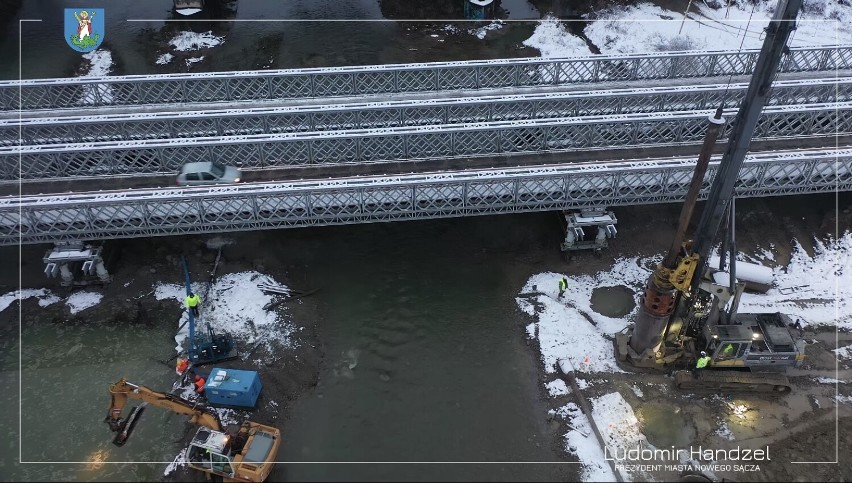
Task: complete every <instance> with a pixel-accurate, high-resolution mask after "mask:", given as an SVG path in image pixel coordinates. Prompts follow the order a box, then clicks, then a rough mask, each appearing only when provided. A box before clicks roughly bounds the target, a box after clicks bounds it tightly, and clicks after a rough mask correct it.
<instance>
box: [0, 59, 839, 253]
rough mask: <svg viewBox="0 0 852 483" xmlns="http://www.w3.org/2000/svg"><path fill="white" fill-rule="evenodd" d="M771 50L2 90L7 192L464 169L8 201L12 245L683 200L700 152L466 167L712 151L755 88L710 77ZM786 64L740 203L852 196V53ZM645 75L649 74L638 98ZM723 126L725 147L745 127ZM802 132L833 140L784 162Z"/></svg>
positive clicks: (3, 215) (3, 224) (50, 83)
mask: <svg viewBox="0 0 852 483" xmlns="http://www.w3.org/2000/svg"><path fill="white" fill-rule="evenodd" d="M757 56H758V51H756V50H755V51H743V52H712V53H709V54H706V53H684V52H681V53H664V54H654V55H626V56H595V57H591V58H577V59H556V60H542V59H508V60H497V61H476V62H456V63H434V64H416V65H392V66H367V67H345V68H330V69H307V70H291V71H263V72H231V73H211V74H186V75H161V76H126V77H105V78H77V79H44V80H32V81H21V82H0V185H4V186H5V187H11V186H14V183H17V182H21V181H24V182H36V181H44V180H48V181H50V180H58V179H70V180H78V181H77V182H79V180H80V179H85V178H88V179H92V178H95V179H102V180H104V184H105V185H107V186H108V185H109V182H110V180H115V179H117V178H118V177H138V176H142V175H155V174H165V173H168V174H173V173H175V172H176V171H177V170H178V169H179V168H180V166H181V165H182V164H183V163H186V162H191V161H201V160H211V159H214V160H220V161H223V162H225V163H228V164H241V166H242V167H243V168H244V169H248V170H266V169H280V168H289V167H308V166H309V167H313V168H325V167H334V166H343V165H350V166H356V165H358V166H366V165H373V166H377V165H379V163H396V164H397V165H399V166H403V165H404V163H406V162H412V163H411V165H412V166H413V165H414V164H416V163H413V161H418V160H443V159H447V160H449V162H447V163H444V166H445V167H446V168H447V169H449V170H450V171H442V172H433V173H425V172H420V173H411V174H405V175H395V176H364V177H357V178H332V179H327V180H305V181H292V182H290V181H288V182H272V183H258V184H239V185H230V186H220V187H210V188H183V189H177V188H171V189H159V188H158V189H129V190H124V191H99V192H86V193H69V194H61V195H60V194H56V195H38V196H23V197H12V196H7V197H0V245H11V244H18V243H23V244H31V243H45V242H54V241H60V240H97V239H114V238H128V237H150V236H163V235H173V234H185V233H214V232H230V231H241V230H257V229H271V228H281V227H299V226H313V225H328V224H348V223H364V222H375V221H392V220H406V219H427V218H444V217H458V216H472V215H486V214H496V213H511V212H531V211H543V210H558V209H568V208H580V207H586V206H620V205H631V204H643V203H660V202H674V201H680V200H682V199H683V196H684V195H685V193H686V190H687V188H688V185H689V181H690V179H691V176H692V171H693V168H694V158H692V157H690V158H661V159H654V160H648V159H644V160H643V159H636V160H629V161H614V162H594V163H589V162H586V163H571V164H568V163H565V164H558V165H547V166H542V165H541V164H543V162H542V161H538V162H537V163H538V164H539V165H536V166H526V167H513V168H505V169H499V170H495V169H490V170H477V169H471V168H470V166H469V165H467V169H464V168H465V167H466V164H465V163H466V161H465V159H468V160H471V159H477V158H478V160H480V161H481V160H484V159H487V158H489V157H495V156H499V157H501V159H504V160H507V162H508V163H511V162H512V160H513V159H519V158H517V157H516V156H521V157H522V156H525V155H526V156H527V157H530V156H529V155H536V154H538V153H541V154H542V155H545V153H557V154H558V153H565V152H574V153H577V152H583V151H587V152H588V151H590V150H595V151H598V152H600V153H607V152H609V151H608V150H619V149H620V150H622V151H623V150H625V149H628V148H639V147H650V146H670V147H681V148H683V147H687V146H689V147H694V146H696V145H697V144H699V143H700V142H701V140H702V139H703V137H704V134H705V130H706V122H707V121H706V119H707V115H708V114H709V113H710V112H711V111H712V110H715V108H716V107H718V105H720V104H721V102H722V101H723V100H724V101H725V105H726V106H728V109H727V110H726V111H725V115H726V116H728V118H729V119H730V118H732V116H733V115H734V114H735V111H736V109H735V107H736V105H737V104H739V103H740V102H741V100H742V96H743V94H744V92H745V89H746V85H745V84H741V83H734V84H730V85H729V84H724V85H723V84H720V83H719V82H720V81H718V80H715V81H714V80H712V79H697V78H700V77H710V76H717V77H718V76H735V75H745V74H749V73H750V72H751V70H752V68H753V65H754V63H755V62H756V59H757ZM781 71H782V72H787V73H791V74H790V75H791V76H792V75H796V76H798V77H797V78H787V79H784V80H780V81H778V82H776V83H775V84H774V85H773V89H772V93H771V100H770V102H769V105H768V106H767V108H766V109H764V112H763V114H762V117H761V120H760V123H759V124H758V128H757V131H756V133H755V138H756V139H758V140H763V141H766V142H764V143H762V144H764V145H766V146H769V147H766V148H765V149H766V150H767V151H765V152H761V153H755V154H752V155H750V156H749V157H748V159H747V161H746V164H745V165H744V167H743V170H742V172H741V174H740V180H739V184H738V186H737V195H738V196H740V197H749V196H775V195H784V194H798V193H818V192H830V191H834V190H850V189H852V186H850V185H852V148H850V147H846V146H845V145H843V146H840V147H838V148H833V149H831V148H828V147H826V148H825V149H818V147H820V146H832V145H835V146H836V145H837V144H838V143H839V142H840V141H841V140H843V143H844V144H846V143H847V142H848V139H849V135H852V46H839V47H829V48H810V49H791V51H790V53H789V55H787V56H786V57H785V60H784V62H783V63H782V66H781ZM841 74H842V75H841ZM687 78H691V80H689V81H686V80H683V79H687ZM632 81H647V82H644V83H643V86H642V87H641V88H630V85H631V84H630V82H632ZM651 81H654V82H651ZM595 82H601V83H603V84H598V85H593V84H592V83H595ZM714 82H715V83H714ZM722 82H724V81H722ZM619 83H620V84H619ZM596 88H597V89H596ZM371 96H372V97H371ZM379 99H381V101H379ZM189 103H197V104H194V105H188V104H189ZM179 104H182V105H180V106H178V105H179ZM19 107H22V110H18V109H19ZM72 109H73V110H72ZM81 112H83V113H85V116H80V113H81ZM16 114H17V115H16ZM15 118H17V119H15ZM729 124H730V123H729ZM724 129H725V130H724V131H723V132H722V134H721V136H720V141H724V140H725V139H726V138H727V136H728V133H729V132H730V129H731V126H730V125H727V126H725V128H724ZM18 133H20V134H21V137H20V138H19V137H18ZM802 137H808V138H810V139H811V140H812V141H814V142H811V143H809V145H811V146H814V148H813V149H811V150H801V149H800V150H798V151H779V150H778V149H786V148H780V147H779V146H783V145H788V146H789V145H791V144H792V142H793V141H791V140H794V139H797V138H802ZM777 141H783V142H781V143H778V142H777ZM773 145H774V146H773ZM804 145H805V144H801V145H799V147H802V146H804ZM679 149H680V148H679ZM770 149H776V150H775V151H769V150H770ZM558 156H562V154H558ZM613 156H615V155H613ZM235 160H237V161H239V163H235ZM717 164H718V159H716V160H715V161H714V162H713V164H712V165H711V168H710V170H709V172H708V175H707V177H706V179H705V186H704V189H705V190H706V189H708V188H709V184H710V182H711V180H712V177H713V176H714V175H715V172H716V167H717ZM272 172H274V171H272ZM325 172H326V171H323V173H325ZM379 172H382V171H379ZM279 179H280V178H279ZM78 186H79V185H78ZM705 195H706V192H705V193H703V194H702V196H705Z"/></svg>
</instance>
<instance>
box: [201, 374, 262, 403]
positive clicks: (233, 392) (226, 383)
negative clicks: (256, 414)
mask: <svg viewBox="0 0 852 483" xmlns="http://www.w3.org/2000/svg"><path fill="white" fill-rule="evenodd" d="M262 389H263V385H262V384H261V383H260V377H259V376H258V375H257V371H241V370H237V369H221V368H216V367H214V368H213V370H211V371H210V377H208V378H207V382H206V383H205V384H204V394H206V395H207V402H209V403H210V405H211V406H216V407H237V408H244V409H245V408H248V409H251V408H253V407H254V406H255V405H256V404H257V398H258V396H260V391H261V390H262Z"/></svg>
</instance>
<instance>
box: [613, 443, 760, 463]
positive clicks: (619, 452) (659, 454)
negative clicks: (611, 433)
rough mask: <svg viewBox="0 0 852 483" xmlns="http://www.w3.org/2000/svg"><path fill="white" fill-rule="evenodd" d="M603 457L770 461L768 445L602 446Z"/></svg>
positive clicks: (638, 460) (655, 460)
mask: <svg viewBox="0 0 852 483" xmlns="http://www.w3.org/2000/svg"><path fill="white" fill-rule="evenodd" d="M604 457H605V459H606V460H608V461H616V462H619V463H624V462H664V461H684V460H686V459H693V460H700V461H770V460H771V459H772V458H770V457H769V446H766V447H765V448H760V449H750V448H740V447H739V446H737V447H736V448H731V449H710V448H704V447H703V446H698V447H693V446H690V447H689V449H685V448H675V447H674V446H672V447H671V449H658V448H653V449H651V448H633V449H627V448H610V447H609V446H607V447H606V448H604Z"/></svg>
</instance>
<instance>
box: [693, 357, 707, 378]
mask: <svg viewBox="0 0 852 483" xmlns="http://www.w3.org/2000/svg"><path fill="white" fill-rule="evenodd" d="M709 363H710V356H708V355H707V353H706V352H704V351H701V357H699V358H698V360H697V361H696V362H695V369H694V370H693V371H692V375H693V376H695V378H696V379H701V373H702V372H704V368H705V367H707V364H709Z"/></svg>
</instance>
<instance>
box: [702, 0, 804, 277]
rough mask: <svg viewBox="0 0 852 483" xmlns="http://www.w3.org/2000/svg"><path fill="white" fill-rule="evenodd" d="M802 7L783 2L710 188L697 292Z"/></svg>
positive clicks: (796, 1)
mask: <svg viewBox="0 0 852 483" xmlns="http://www.w3.org/2000/svg"><path fill="white" fill-rule="evenodd" d="M802 3H803V0H781V1H780V2H779V4H778V7H777V8H776V11H775V17H774V18H773V19H772V21H771V22H770V23H769V26H768V27H767V28H766V39H765V40H764V42H763V48H762V49H761V51H760V56H759V57H758V58H757V64H756V65H755V68H754V74H753V75H752V77H751V81H750V82H749V86H748V90H747V91H746V95H745V97H744V98H743V102H742V104H741V105H740V109H739V112H738V113H737V117H736V122H735V125H734V128H733V130H732V131H731V134H730V136H729V137H728V145H727V148H726V150H725V154H724V155H723V156H722V162H721V164H720V165H719V171H718V172H717V173H716V179H714V181H713V185H712V186H711V187H710V195H709V196H708V198H707V203H706V204H705V206H706V208H705V210H704V212H703V213H702V215H701V221H699V223H698V228H697V229H696V232H695V243H694V245H693V251H694V253H695V254H697V255H698V256H699V259H700V263H701V269H700V270H698V272H697V276H696V277H695V280H696V282H694V283H693V289H695V288H697V286H698V282H697V281H700V280H701V278H702V277H703V275H704V271H705V270H706V268H707V258H708V256H709V254H710V250H711V248H712V246H713V243H714V242H715V241H716V235H717V233H718V232H719V225H720V224H721V222H722V217H723V216H724V215H725V211H726V210H727V208H728V205H729V204H730V202H731V199H732V198H733V196H734V184H735V183H736V181H737V179H738V178H739V173H740V169H742V166H743V161H745V157H746V154H748V150H749V147H750V145H751V139H752V137H753V136H754V130H755V128H756V127H757V121H758V119H759V118H760V113H761V111H763V106H764V105H765V104H766V99H767V97H768V96H769V89H770V87H772V82H773V81H774V80H775V75H776V73H777V72H778V66H779V64H780V63H781V56H782V55H783V54H784V53H785V52H787V51H788V47H787V40H788V39H789V37H790V34H791V33H792V32H793V30H795V29H796V17H797V16H798V14H799V10H800V9H801V8H802Z"/></svg>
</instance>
